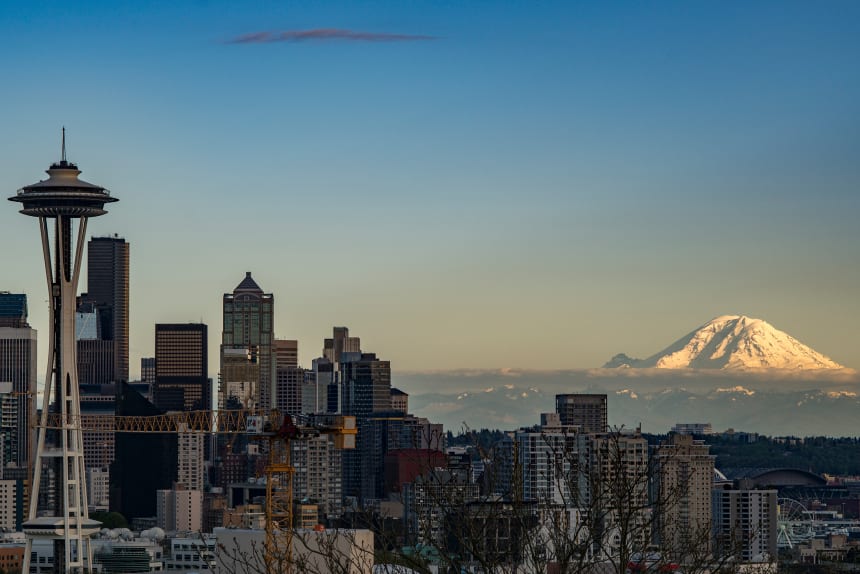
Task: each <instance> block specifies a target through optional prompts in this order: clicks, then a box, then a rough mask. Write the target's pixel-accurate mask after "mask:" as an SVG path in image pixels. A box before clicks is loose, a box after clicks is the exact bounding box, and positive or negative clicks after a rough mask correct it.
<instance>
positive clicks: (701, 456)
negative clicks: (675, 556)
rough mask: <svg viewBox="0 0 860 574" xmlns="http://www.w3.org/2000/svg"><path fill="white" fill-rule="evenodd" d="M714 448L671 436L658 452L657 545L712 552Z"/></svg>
mask: <svg viewBox="0 0 860 574" xmlns="http://www.w3.org/2000/svg"><path fill="white" fill-rule="evenodd" d="M709 449H710V447H709V446H708V445H706V444H705V443H704V441H701V440H694V439H693V436H692V435H688V434H687V435H685V434H671V435H669V439H668V440H665V441H663V442H662V443H661V444H660V446H659V447H657V448H656V449H655V451H654V455H653V459H654V463H655V469H656V477H655V480H654V482H655V484H654V490H655V492H654V494H653V495H652V502H653V503H654V504H655V505H657V506H659V509H658V512H657V513H656V518H657V521H656V522H657V524H656V529H655V534H656V537H657V542H658V543H659V544H660V546H661V547H662V548H665V549H666V550H667V551H668V550H682V549H685V548H692V547H695V548H701V549H702V550H703V551H707V550H709V549H710V542H711V490H712V489H713V487H714V459H716V457H715V456H714V455H711V454H710V453H709Z"/></svg>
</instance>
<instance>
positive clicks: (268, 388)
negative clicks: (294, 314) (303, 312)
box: [220, 271, 275, 410]
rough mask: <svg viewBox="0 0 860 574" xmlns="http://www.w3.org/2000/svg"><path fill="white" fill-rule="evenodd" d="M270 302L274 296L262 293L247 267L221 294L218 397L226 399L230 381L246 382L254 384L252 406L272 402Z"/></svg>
mask: <svg viewBox="0 0 860 574" xmlns="http://www.w3.org/2000/svg"><path fill="white" fill-rule="evenodd" d="M274 304H275V298H274V296H273V295H272V294H271V293H263V290H262V289H260V286H259V285H257V282H256V281H254V279H253V278H252V277H251V272H250V271H248V272H247V273H246V274H245V278H244V279H243V280H242V281H241V282H240V283H239V285H237V286H236V288H235V289H234V290H233V292H232V293H225V294H224V300H223V311H224V323H223V324H224V331H223V333H222V338H221V389H220V391H221V394H222V399H224V400H226V398H227V396H228V394H229V392H230V388H231V385H232V383H241V384H242V385H245V384H250V385H253V386H254V387H256V388H255V389H254V391H253V395H254V396H255V397H256V402H257V405H255V406H257V407H259V408H261V409H266V410H268V409H271V408H272V407H273V406H274V405H273V402H274V397H275V388H274V387H275V361H274V357H273V353H272V345H273V340H274ZM243 356H244V359H243V358H242V357H243ZM251 377H253V380H251Z"/></svg>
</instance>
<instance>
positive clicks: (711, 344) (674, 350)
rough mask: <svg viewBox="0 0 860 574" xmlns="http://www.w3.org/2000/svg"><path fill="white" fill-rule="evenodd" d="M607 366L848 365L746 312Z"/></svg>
mask: <svg viewBox="0 0 860 574" xmlns="http://www.w3.org/2000/svg"><path fill="white" fill-rule="evenodd" d="M603 368H608V369H612V368H657V369H713V370H731V371H744V370H760V369H782V370H794V371H797V370H802V371H807V370H840V369H846V367H844V366H843V365H840V364H839V363H837V362H835V361H833V360H832V359H830V358H829V357H827V356H826V355H823V354H822V353H819V352H818V351H816V350H814V349H812V348H810V347H808V346H807V345H804V344H803V343H801V342H800V341H798V340H797V339H795V338H794V337H792V336H791V335H789V334H788V333H785V332H783V331H780V330H779V329H776V328H775V327H773V326H772V325H771V324H770V323H768V322H767V321H764V320H762V319H755V318H752V317H747V316H745V315H721V316H719V317H716V318H714V319H712V320H710V321H708V322H707V323H705V324H704V325H702V326H701V327H699V328H697V329H695V330H693V331H692V332H690V333H688V334H686V335H684V336H683V337H681V338H680V339H678V340H677V341H675V342H674V343H672V344H671V345H669V346H668V347H666V348H664V349H663V350H661V351H659V352H657V353H655V354H653V355H651V356H650V357H648V358H646V359H635V358H633V357H629V356H627V355H626V354H624V353H619V354H617V355H615V356H614V357H612V358H611V359H610V360H609V361H608V362H607V363H605V364H604V365H603Z"/></svg>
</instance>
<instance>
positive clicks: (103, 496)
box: [87, 467, 110, 510]
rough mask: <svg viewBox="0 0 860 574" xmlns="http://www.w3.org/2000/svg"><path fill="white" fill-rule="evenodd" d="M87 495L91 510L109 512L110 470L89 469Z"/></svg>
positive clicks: (100, 468)
mask: <svg viewBox="0 0 860 574" xmlns="http://www.w3.org/2000/svg"><path fill="white" fill-rule="evenodd" d="M87 493H88V496H89V505H90V510H108V509H109V507H110V469H108V467H95V468H88V469H87Z"/></svg>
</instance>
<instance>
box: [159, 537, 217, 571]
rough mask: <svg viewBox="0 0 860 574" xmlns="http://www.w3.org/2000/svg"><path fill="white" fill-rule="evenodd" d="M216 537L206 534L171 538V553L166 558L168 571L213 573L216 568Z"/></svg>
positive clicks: (165, 562) (165, 564)
mask: <svg viewBox="0 0 860 574" xmlns="http://www.w3.org/2000/svg"><path fill="white" fill-rule="evenodd" d="M215 542H216V539H215V536H214V535H212V534H204V535H202V536H200V535H198V536H192V537H188V538H184V537H182V538H171V539H170V553H169V554H168V555H167V556H165V558H164V568H165V570H167V571H172V570H176V571H180V570H184V571H188V570H192V571H201V570H208V571H212V570H213V569H214V568H215Z"/></svg>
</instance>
